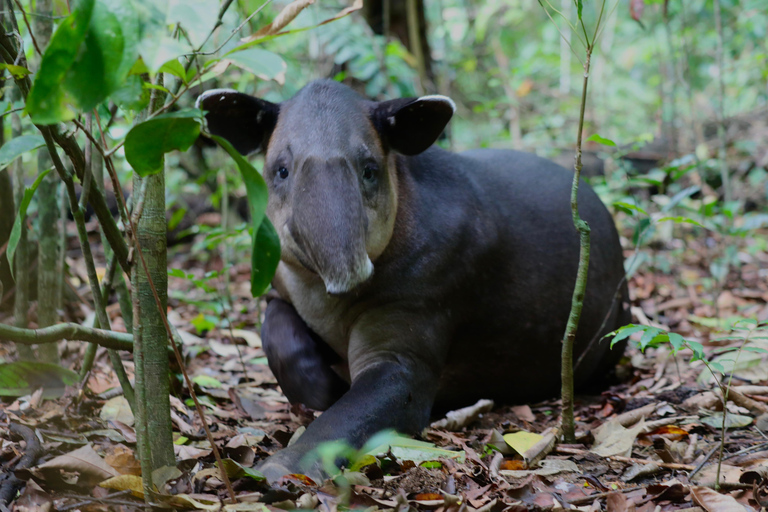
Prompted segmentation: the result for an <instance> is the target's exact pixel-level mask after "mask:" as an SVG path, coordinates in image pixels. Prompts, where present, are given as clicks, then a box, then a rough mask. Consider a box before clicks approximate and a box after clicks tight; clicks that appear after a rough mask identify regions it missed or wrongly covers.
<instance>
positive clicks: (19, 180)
mask: <svg viewBox="0 0 768 512" xmlns="http://www.w3.org/2000/svg"><path fill="white" fill-rule="evenodd" d="M20 96H21V95H20V93H19V91H18V89H14V90H13V98H14V99H19V97H20ZM11 134H12V136H13V137H19V136H20V135H21V118H20V117H19V115H18V114H12V115H11ZM12 166H13V180H14V187H15V191H14V192H15V194H14V195H15V199H16V204H21V199H22V198H23V197H24V165H23V164H22V161H21V158H17V159H16V161H15V162H14V163H13V164H12ZM13 264H14V272H13V276H14V279H15V280H16V292H15V293H14V303H13V318H14V325H15V326H16V327H21V328H22V329H26V328H27V327H28V326H29V325H28V324H29V317H28V316H27V315H28V313H29V241H28V240H27V223H26V222H22V223H21V236H20V237H19V243H18V244H17V245H16V254H15V256H14V258H13ZM16 351H17V353H18V356H19V359H22V360H27V361H31V360H33V359H35V353H34V351H33V350H32V347H29V346H27V345H17V346H16Z"/></svg>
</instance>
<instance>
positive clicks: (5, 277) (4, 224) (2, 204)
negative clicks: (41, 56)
mask: <svg viewBox="0 0 768 512" xmlns="http://www.w3.org/2000/svg"><path fill="white" fill-rule="evenodd" d="M4 128H5V117H0V147H2V146H3V145H5V129H4ZM14 205H15V201H14V200H13V182H12V181H11V173H10V172H9V171H8V167H6V168H4V169H2V170H0V303H2V302H3V296H4V295H5V291H6V289H8V290H10V289H11V287H12V286H13V281H12V279H11V267H10V265H9V264H8V257H7V256H6V252H5V250H3V246H5V244H7V243H8V239H9V238H10V236H11V230H12V229H13V221H14V218H15V217H16V208H15V206H14Z"/></svg>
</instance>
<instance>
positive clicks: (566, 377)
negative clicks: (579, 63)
mask: <svg viewBox="0 0 768 512" xmlns="http://www.w3.org/2000/svg"><path fill="white" fill-rule="evenodd" d="M591 59H592V45H588V46H587V58H586V60H585V61H584V82H583V85H582V89H581V109H580V112H579V132H578V135H577V139H576V164H575V166H574V173H573V184H572V185H571V214H572V216H573V226H574V227H575V228H576V231H578V233H579V268H578V271H577V272H576V285H575V286H574V288H573V296H572V298H571V312H570V313H569V315H568V324H567V326H566V328H565V336H564V337H563V347H562V353H561V363H560V364H561V369H560V371H561V374H560V378H561V381H562V388H561V395H562V401H563V411H562V428H563V437H564V438H565V442H566V443H575V442H576V432H575V430H576V429H575V426H574V419H573V397H574V388H573V344H574V342H575V341H576V331H577V330H578V327H579V320H580V318H581V310H582V307H583V306H584V293H585V291H586V289H587V271H588V269H589V234H590V228H589V224H587V223H586V221H584V220H583V219H582V218H581V217H580V216H579V201H578V196H579V179H580V178H581V169H582V163H581V143H582V133H583V131H584V111H585V109H586V104H587V85H588V83H589V65H590V61H591Z"/></svg>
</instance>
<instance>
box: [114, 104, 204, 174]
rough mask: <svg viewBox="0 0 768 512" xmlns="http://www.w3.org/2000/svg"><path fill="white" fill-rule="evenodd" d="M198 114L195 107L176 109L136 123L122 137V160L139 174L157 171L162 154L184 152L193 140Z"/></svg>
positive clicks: (158, 170) (196, 129)
mask: <svg viewBox="0 0 768 512" xmlns="http://www.w3.org/2000/svg"><path fill="white" fill-rule="evenodd" d="M201 115H202V113H201V112H200V111H199V110H196V109H190V110H180V111H178V112H172V113H170V114H162V115H159V116H157V117H154V118H152V119H149V120H147V121H144V122H143V123H139V124H137V125H136V126H134V127H133V128H131V131H129V132H128V135H126V136H125V159H126V160H128V163H129V164H131V167H133V170H134V171H136V172H137V173H138V174H139V176H142V177H146V176H151V175H153V174H157V173H159V172H161V171H162V170H163V162H164V155H165V154H166V153H168V152H170V151H173V150H174V149H178V150H179V151H186V150H187V149H189V148H190V147H191V146H192V144H194V143H195V140H197V137H198V136H199V135H200V117H201Z"/></svg>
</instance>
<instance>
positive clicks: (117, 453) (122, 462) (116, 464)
mask: <svg viewBox="0 0 768 512" xmlns="http://www.w3.org/2000/svg"><path fill="white" fill-rule="evenodd" d="M104 462H106V463H107V464H109V465H110V466H112V467H113V468H115V469H116V470H117V471H118V472H119V473H120V474H121V475H136V476H141V464H140V463H139V461H138V460H136V457H135V456H134V455H133V450H131V449H130V448H128V447H127V446H123V445H117V446H115V447H114V449H113V450H112V453H108V454H107V455H105V456H104Z"/></svg>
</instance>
